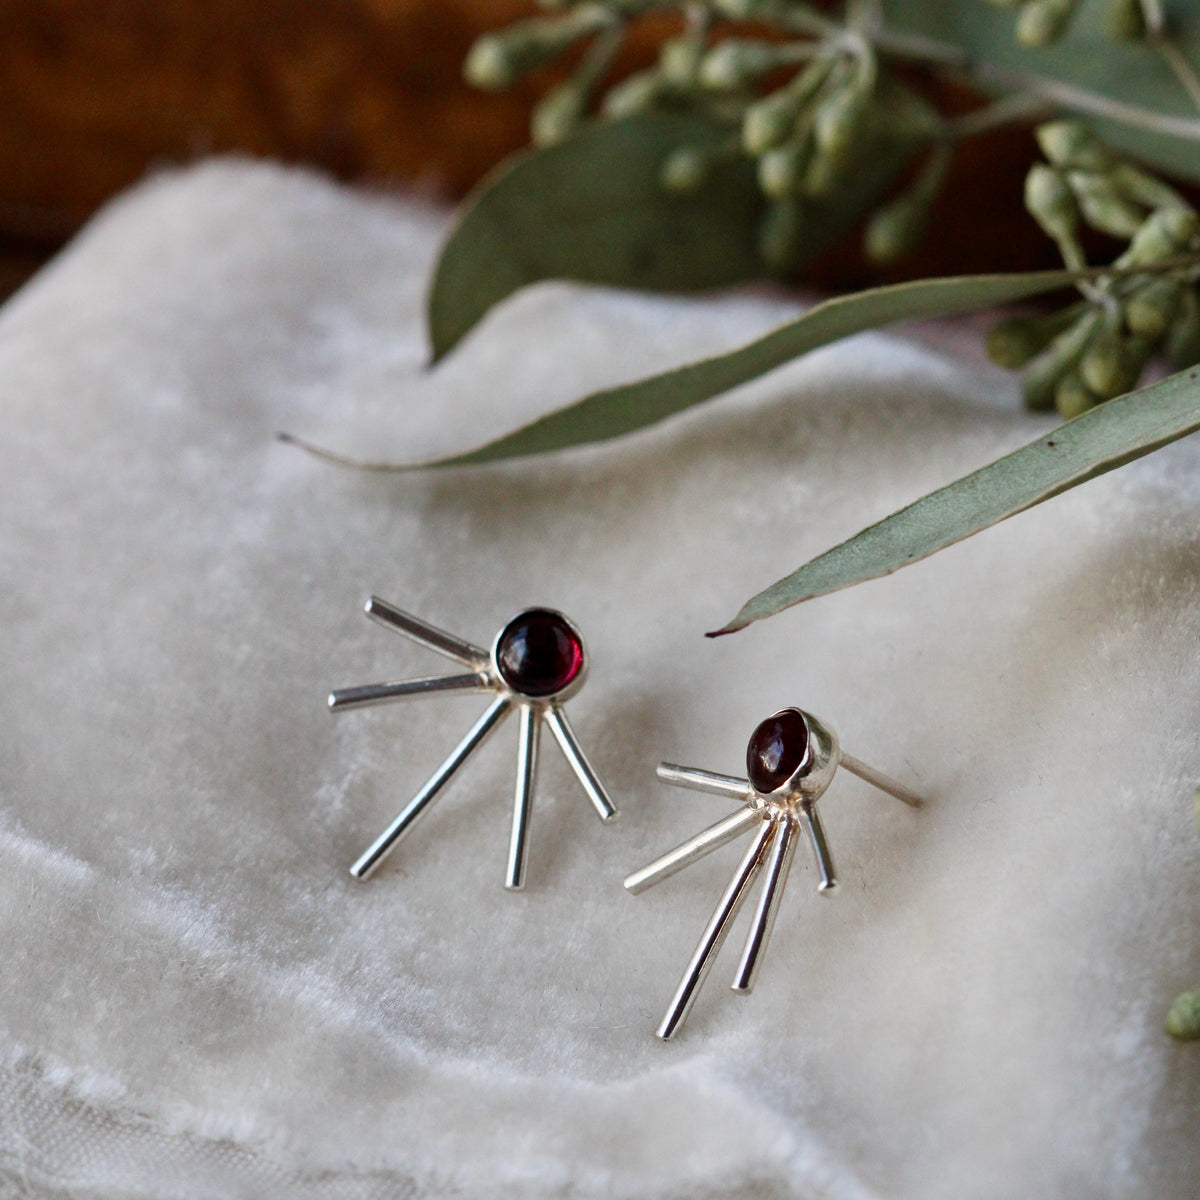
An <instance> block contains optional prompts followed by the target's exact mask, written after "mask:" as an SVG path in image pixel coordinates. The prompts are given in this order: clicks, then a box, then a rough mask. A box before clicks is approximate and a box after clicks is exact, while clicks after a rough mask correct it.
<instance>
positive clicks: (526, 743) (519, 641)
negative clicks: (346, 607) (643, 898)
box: [329, 596, 617, 891]
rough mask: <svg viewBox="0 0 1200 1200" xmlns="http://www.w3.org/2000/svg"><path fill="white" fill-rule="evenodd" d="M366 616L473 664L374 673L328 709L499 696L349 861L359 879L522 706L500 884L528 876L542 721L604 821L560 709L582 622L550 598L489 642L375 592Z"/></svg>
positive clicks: (577, 671)
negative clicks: (424, 672)
mask: <svg viewBox="0 0 1200 1200" xmlns="http://www.w3.org/2000/svg"><path fill="white" fill-rule="evenodd" d="M365 612H366V614H367V616H368V617H370V618H371V619H372V620H374V621H378V622H379V623H380V624H381V625H384V626H386V627H387V628H388V629H392V630H395V632H397V633H401V634H403V635H404V636H405V637H407V638H411V639H412V640H413V641H414V642H419V643H420V644H421V645H422V646H426V647H428V648H429V649H430V650H436V651H437V652H438V653H439V654H443V655H445V656H446V657H447V658H451V659H454V660H455V661H456V662H458V663H461V664H462V666H464V667H466V668H467V671H466V673H463V674H458V675H441V676H437V677H434V678H428V679H408V680H405V681H403V682H401V683H371V684H367V685H365V686H363V687H350V688H341V689H339V690H338V691H335V692H331V693H330V695H329V709H330V711H331V712H342V711H344V710H345V709H349V708H365V707H367V706H368V705H373V704H387V703H389V702H391V701H393V700H406V699H409V698H411V697H415V696H432V695H435V694H437V693H440V692H492V693H495V696H496V699H495V700H493V701H492V703H491V705H490V706H489V707H488V709H487V711H486V712H485V713H484V714H483V716H481V717H480V718H479V720H478V721H476V722H475V724H474V725H473V726H472V727H471V729H470V730H469V731H468V733H467V735H466V737H464V738H463V740H462V741H461V742H459V744H458V745H457V746H456V747H455V749H454V750H453V751H452V752H451V754H450V757H449V758H447V759H446V761H445V762H444V763H442V765H441V766H440V767H438V769H437V770H436V771H435V772H434V773H433V775H432V777H431V778H430V779H429V781H428V783H426V784H425V786H424V787H423V788H421V790H420V791H419V792H418V793H417V794H416V795H415V796H414V797H413V798H412V800H410V801H409V803H408V806H407V807H406V808H405V809H404V810H403V811H402V812H401V813H400V815H399V816H397V817H396V819H395V820H394V821H393V822H392V823H391V824H390V825H389V826H388V827H387V828H386V829H385V830H384V831H383V832H382V833H381V834H380V835H379V836H378V837H377V838H376V839H375V841H374V842H372V843H371V845H370V846H369V847H368V848H367V849H366V851H364V853H363V855H362V857H360V858H359V860H358V861H357V862H356V863H355V864H354V865H353V866H352V867H351V868H350V874H351V875H353V876H354V877H355V878H356V879H367V878H369V877H370V875H371V874H372V873H373V872H374V871H375V870H376V869H377V868H378V867H379V864H380V863H382V862H383V860H384V859H385V858H386V857H387V856H388V854H390V853H391V852H392V850H394V849H395V848H396V843H397V842H399V840H400V839H401V838H402V837H403V836H404V835H405V834H406V833H407V832H408V831H409V830H410V829H411V828H412V826H413V824H414V823H415V822H416V820H417V818H418V817H419V816H420V815H421V814H422V813H423V812H424V811H425V810H426V809H427V808H428V807H429V806H430V805H431V804H432V803H433V800H434V798H435V797H436V796H437V794H438V793H439V792H440V791H441V790H442V788H443V787H444V786H445V785H446V783H447V782H448V781H449V780H450V778H451V776H452V775H453V774H454V773H455V771H457V770H458V768H459V767H461V766H462V765H463V763H464V762H466V761H467V759H468V758H469V757H470V755H471V754H472V753H473V752H474V751H475V750H477V749H478V748H479V747H480V746H481V745H482V744H483V742H484V741H485V740H486V739H487V737H488V736H489V735H490V734H491V733H493V732H494V731H495V730H496V729H497V728H498V727H499V725H500V724H501V722H502V721H503V720H504V718H505V717H507V716H508V714H509V713H510V712H512V711H513V710H514V709H516V710H517V711H518V712H519V713H520V717H521V729H520V735H519V739H518V742H517V790H516V799H515V801H514V804H513V823H512V839H511V842H510V844H509V851H508V870H507V872H506V874H505V878H504V886H505V887H506V888H508V889H510V890H511V891H519V890H520V889H521V888H523V887H524V886H525V868H526V855H527V849H528V844H529V817H530V812H531V809H532V806H533V791H534V783H535V780H536V778H537V761H538V741H539V736H540V734H541V727H542V724H543V723H545V724H546V725H548V726H549V727H550V732H551V733H552V734H553V735H554V738H555V741H557V742H558V744H559V746H560V747H561V749H562V752H563V755H564V757H565V758H566V760H567V763H568V764H569V765H570V767H571V769H572V770H573V771H574V772H575V775H576V776H577V777H578V779H579V782H580V783H581V784H582V785H583V790H584V791H585V792H586V793H587V796H588V799H589V800H591V802H592V805H593V807H594V808H595V810H596V812H597V814H598V815H599V817H600V819H601V820H602V821H611V820H612V819H613V818H614V817H615V816H616V815H617V809H616V806H615V805H614V804H613V802H612V801H611V800H610V799H609V798H608V794H607V792H605V790H604V785H603V784H602V783H601V782H600V780H599V778H598V777H597V775H596V772H595V771H594V770H593V769H592V766H591V764H590V763H589V762H588V760H587V756H586V755H585V754H584V752H583V749H582V747H581V746H580V745H579V741H578V739H577V738H576V736H575V731H574V730H573V729H572V728H571V725H570V723H569V722H568V721H567V714H566V713H565V712H563V708H562V705H563V702H564V701H565V700H567V699H568V698H569V697H571V696H573V695H575V693H576V692H578V691H579V689H580V688H581V687H582V686H583V681H584V678H585V677H586V675H587V652H586V650H585V648H584V644H583V637H582V635H581V634H580V632H579V630H578V629H576V628H575V626H574V625H572V624H571V622H570V621H568V620H567V618H566V617H564V616H563V615H562V613H559V612H555V611H554V610H553V609H549V608H527V609H525V610H523V611H522V612H519V613H517V615H516V616H515V617H513V618H512V619H511V620H510V621H508V622H507V624H505V626H504V627H503V628H502V629H501V630H500V632H499V633H498V634H496V637H495V639H494V640H493V642H492V646H491V649H490V650H484V649H483V648H481V647H479V646H474V645H472V644H471V643H470V642H465V641H463V640H462V639H461V638H458V637H455V636H454V635H453V634H450V633H445V632H444V631H443V630H441V629H437V628H435V627H434V626H433V625H429V624H427V623H426V622H425V621H422V620H419V619H418V618H417V617H414V616H410V615H409V614H408V613H405V612H401V611H400V609H398V608H395V607H394V606H393V605H391V604H388V603H387V601H385V600H380V599H379V597H378V596H372V597H371V598H370V599H369V600H368V601H367V603H366V608H365Z"/></svg>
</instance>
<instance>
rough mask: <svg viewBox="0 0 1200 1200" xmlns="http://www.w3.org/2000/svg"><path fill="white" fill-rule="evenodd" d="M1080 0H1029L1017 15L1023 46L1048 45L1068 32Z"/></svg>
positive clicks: (1018, 32)
mask: <svg viewBox="0 0 1200 1200" xmlns="http://www.w3.org/2000/svg"><path fill="white" fill-rule="evenodd" d="M1078 2H1079V0H1028V2H1027V3H1026V4H1025V5H1024V6H1023V7H1022V9H1021V13H1020V15H1019V16H1018V17H1017V41H1018V42H1020V43H1021V45H1022V46H1046V45H1049V44H1050V43H1051V42H1055V41H1057V40H1058V39H1059V38H1060V37H1062V35H1063V34H1064V33H1065V32H1066V29H1067V26H1068V25H1069V24H1070V22H1071V18H1072V17H1073V16H1074V15H1075V8H1076V6H1077V4H1078Z"/></svg>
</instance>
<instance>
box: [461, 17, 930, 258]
mask: <svg viewBox="0 0 1200 1200" xmlns="http://www.w3.org/2000/svg"><path fill="white" fill-rule="evenodd" d="M542 6H543V7H544V8H546V9H551V10H553V12H552V13H551V14H550V15H547V16H544V17H539V18H534V19H532V20H527V21H521V22H518V23H517V24H515V25H511V26H509V27H508V28H506V29H503V30H499V31H496V32H493V33H489V34H486V35H485V36H483V37H481V38H480V39H479V40H478V41H477V42H476V43H475V45H474V46H473V47H472V49H471V51H470V54H469V55H468V58H467V62H466V66H465V73H466V77H467V79H468V80H469V81H470V82H471V83H473V84H475V85H476V86H478V87H481V88H488V89H499V88H503V87H507V86H509V85H510V84H512V83H513V82H514V81H515V80H516V79H518V78H519V77H520V76H521V75H522V74H524V73H526V72H527V71H530V70H533V69H535V68H537V67H540V66H542V65H545V64H546V63H548V62H550V61H551V60H553V59H555V58H557V57H558V56H559V55H561V54H563V53H565V52H566V51H568V50H569V49H571V48H572V47H574V46H576V45H577V44H578V43H581V42H586V43H587V49H586V50H585V52H584V53H583V55H582V57H581V58H580V60H579V62H578V65H577V67H576V69H575V71H574V73H573V74H572V75H571V77H570V78H569V79H567V80H566V81H565V82H564V83H562V84H560V85H559V86H558V87H556V88H555V89H554V90H552V91H551V92H550V93H549V94H548V95H547V96H545V97H544V98H543V99H542V100H541V101H540V102H539V104H538V105H537V106H536V108H535V109H534V113H533V119H532V139H533V141H534V143H535V145H539V146H547V145H552V144H554V143H555V142H559V141H561V140H563V139H564V138H566V137H568V136H570V134H572V133H573V132H575V130H576V129H577V128H578V127H579V126H580V124H581V123H582V122H583V121H584V120H585V119H586V117H587V114H588V112H589V111H590V109H591V108H592V106H593V101H595V100H596V99H597V95H596V94H597V92H598V90H599V87H600V85H601V82H602V80H603V77H604V75H605V73H606V71H607V70H608V68H609V66H610V65H611V62H612V59H613V56H614V55H615V53H616V51H617V49H618V48H619V45H620V42H621V40H622V38H623V36H624V33H625V30H626V28H627V26H628V24H629V22H630V20H631V19H633V18H634V17H637V16H639V15H641V14H642V13H643V12H645V11H648V10H649V9H652V8H654V9H659V10H661V9H670V8H676V9H679V10H681V11H682V12H683V14H684V17H685V22H684V31H683V32H682V33H681V34H679V35H678V36H676V37H673V38H670V39H668V40H666V41H664V42H663V43H662V45H661V46H660V48H659V54H658V60H657V62H655V64H654V65H653V66H651V67H649V68H647V69H645V70H642V71H639V72H637V73H635V74H633V75H630V76H627V77H626V78H624V79H622V80H620V81H619V82H617V83H615V84H613V85H612V86H610V87H608V89H607V90H606V91H605V92H604V94H603V96H602V97H600V98H599V102H598V104H597V105H596V107H598V109H599V111H600V113H601V114H602V115H604V116H606V117H611V118H620V117H628V116H633V115H636V114H639V113H644V112H651V111H686V112H696V113H701V114H703V115H706V116H708V117H710V118H712V119H713V120H714V121H715V122H717V123H718V124H722V125H725V126H727V127H728V129H729V134H730V135H729V138H728V140H727V141H726V142H724V143H719V144H717V145H714V146H707V147H704V148H698V147H695V146H687V145H685V146H680V147H679V148H678V149H676V150H675V151H674V152H673V153H671V154H670V155H668V156H667V158H666V160H665V161H664V163H663V166H662V170H661V176H660V178H661V182H662V185H663V187H664V188H665V189H667V190H668V191H671V192H674V193H677V194H687V193H690V192H695V191H697V190H699V189H701V188H702V187H704V185H705V183H706V182H707V181H708V180H709V178H710V176H711V174H712V172H713V171H714V170H718V169H720V168H721V167H722V166H723V165H726V164H728V163H729V162H730V161H731V160H732V159H734V158H737V157H740V156H745V157H749V158H751V159H752V160H753V161H754V166H755V171H756V175H757V179H758V184H759V187H760V189H761V191H762V193H763V195H764V197H765V199H766V201H767V206H766V212H765V214H764V217H763V221H762V225H761V228H760V230H759V248H760V251H761V254H762V257H763V260H764V262H765V263H766V265H767V266H768V267H770V268H772V269H775V270H786V269H788V268H789V267H790V266H792V265H793V263H794V261H795V259H796V255H797V252H798V246H799V244H800V241H801V238H802V235H803V232H804V229H805V227H806V222H807V208H808V207H809V206H810V205H812V204H814V203H818V202H821V201H827V200H828V199H829V198H831V197H836V196H837V195H838V193H839V189H841V188H843V187H844V186H845V185H846V184H847V183H848V181H849V180H850V179H851V178H852V177H853V175H854V173H855V170H856V166H857V165H858V164H859V163H861V158H862V155H863V154H864V153H867V152H869V147H870V145H871V141H872V138H874V139H875V140H876V141H878V139H879V138H880V137H883V136H890V137H893V138H910V139H911V138H914V137H915V138H918V139H924V140H926V141H932V130H931V127H930V124H929V122H928V120H926V121H925V122H924V124H922V123H921V122H920V121H919V120H918V119H917V118H916V116H915V114H916V111H917V106H916V104H915V103H913V102H911V101H910V102H909V103H907V104H905V103H904V102H903V100H904V97H901V98H900V101H901V102H900V103H897V97H898V94H899V93H900V92H902V91H904V89H902V88H901V87H900V85H899V84H898V83H897V82H896V81H895V80H894V79H892V78H891V77H890V76H881V73H880V69H879V64H878V62H877V59H876V55H875V52H874V49H873V48H872V46H871V43H870V41H869V39H867V38H866V37H863V36H860V35H858V34H856V33H855V32H854V31H853V30H851V29H846V28H842V27H840V26H830V27H829V29H828V30H823V29H822V28H820V27H818V28H817V29H816V30H815V33H816V36H812V35H813V33H814V29H813V28H812V26H811V23H806V22H805V21H804V20H802V19H800V18H799V17H798V13H799V10H800V9H802V8H804V6H803V5H797V4H795V3H793V2H792V0H679V2H678V3H670V2H664V0H658V2H651V0H603V2H601V0H594V2H589V3H579V2H575V3H571V2H569V0H542ZM722 20H736V21H747V20H752V21H758V22H760V23H762V24H764V25H767V26H769V27H771V28H772V29H773V31H774V32H775V33H776V34H779V35H781V36H780V37H777V38H776V39H774V40H768V39H765V38H755V37H745V36H725V35H724V34H725V31H723V30H722V29H721V28H720V22H721V21H722ZM826 24H828V23H826ZM906 95H908V96H910V95H911V94H908V93H906ZM898 113H899V114H900V115H898ZM904 114H907V116H905V115H904ZM905 121H907V125H905V124H904V123H905ZM902 126H903V127H902ZM948 158H949V154H948V151H947V150H946V149H945V148H944V147H939V148H937V149H935V150H934V151H932V152H931V153H930V155H929V158H928V161H927V162H926V163H925V165H924V168H923V169H922V170H921V171H920V172H919V173H918V175H917V177H916V178H915V180H914V181H913V183H912V184H911V185H910V187H909V188H908V190H907V191H906V192H905V193H904V194H903V195H901V196H900V197H898V198H897V199H895V200H893V201H892V202H891V203H890V204H888V205H887V206H886V207H884V208H883V209H880V210H879V211H878V212H877V213H876V214H875V215H874V217H873V218H872V219H871V221H870V222H869V224H868V227H867V231H866V237H865V249H866V253H867V255H868V257H869V258H871V259H872V260H873V261H876V262H881V263H886V262H891V261H893V260H894V259H896V258H899V257H900V256H901V255H902V254H904V253H906V252H907V251H908V250H909V249H911V248H912V246H913V245H914V244H915V243H916V242H917V241H918V240H919V238H920V236H921V234H922V233H923V231H924V227H925V224H926V220H927V217H928V213H929V208H930V204H931V203H932V200H933V198H934V196H935V195H936V193H937V191H938V190H939V188H940V186H941V183H942V180H943V178H944V176H945V171H946V164H947V161H948Z"/></svg>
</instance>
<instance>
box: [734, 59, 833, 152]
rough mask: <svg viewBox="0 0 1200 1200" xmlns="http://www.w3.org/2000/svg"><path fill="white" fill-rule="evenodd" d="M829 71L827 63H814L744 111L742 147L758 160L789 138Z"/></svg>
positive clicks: (826, 60)
mask: <svg viewBox="0 0 1200 1200" xmlns="http://www.w3.org/2000/svg"><path fill="white" fill-rule="evenodd" d="M831 68H832V63H830V61H829V60H828V59H817V60H816V61H815V62H812V63H809V65H808V66H807V67H806V68H805V69H804V70H803V71H801V72H800V74H799V75H797V76H796V77H795V78H794V79H792V80H791V81H790V82H788V83H786V84H784V86H783V87H781V88H777V89H776V90H775V91H773V92H772V93H771V94H770V95H769V96H766V97H764V98H763V99H762V100H759V101H758V103H757V104H752V105H750V107H749V108H748V109H746V112H745V114H744V115H743V117H742V146H743V148H744V149H745V151H746V153H747V154H749V155H751V156H752V157H753V158H757V157H758V156H759V155H760V154H762V153H763V152H764V151H765V150H770V149H771V147H772V146H778V145H779V143H780V142H785V141H787V139H788V138H789V137H790V136H791V134H792V132H793V130H794V129H795V127H796V119H797V118H798V117H799V115H800V111H801V110H802V109H803V108H804V105H805V104H806V103H807V102H808V100H809V99H810V98H811V97H812V96H813V95H814V94H815V93H816V91H817V90H818V89H819V88H820V87H821V85H822V84H823V83H824V82H825V80H826V78H827V77H828V75H829V72H830V70H831Z"/></svg>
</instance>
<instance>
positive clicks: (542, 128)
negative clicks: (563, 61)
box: [529, 79, 588, 146]
mask: <svg viewBox="0 0 1200 1200" xmlns="http://www.w3.org/2000/svg"><path fill="white" fill-rule="evenodd" d="M587 91H588V90H587V85H586V84H585V83H584V82H583V81H582V80H579V79H568V80H567V81H566V82H565V83H561V84H559V86H558V87H556V88H554V90H553V91H550V92H547V93H546V95H545V96H543V97H542V98H541V100H539V101H538V102H537V104H536V105H534V108H533V113H532V114H531V115H530V119H529V133H530V137H531V138H532V140H533V144H534V145H535V146H553V145H556V144H557V143H558V142H561V141H565V140H566V139H567V138H568V137H570V136H571V134H573V133H574V132H575V131H576V130H577V129H578V128H579V126H580V125H581V124H582V123H583V118H584V115H585V114H586V112H587Z"/></svg>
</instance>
